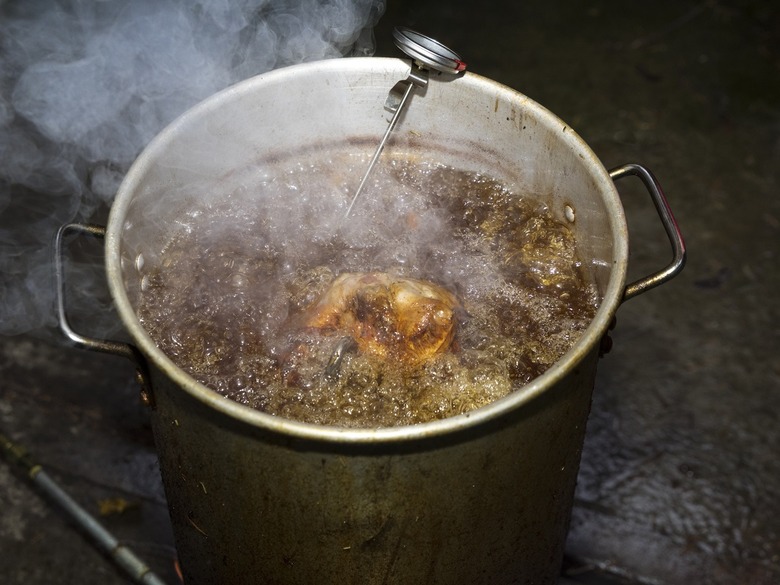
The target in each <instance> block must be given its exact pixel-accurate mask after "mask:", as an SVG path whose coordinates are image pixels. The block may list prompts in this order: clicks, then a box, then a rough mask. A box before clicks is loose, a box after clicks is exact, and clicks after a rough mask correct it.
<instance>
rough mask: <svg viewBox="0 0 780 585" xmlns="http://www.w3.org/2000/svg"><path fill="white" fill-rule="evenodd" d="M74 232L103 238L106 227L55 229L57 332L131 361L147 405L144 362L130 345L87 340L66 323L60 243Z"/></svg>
mask: <svg viewBox="0 0 780 585" xmlns="http://www.w3.org/2000/svg"><path fill="white" fill-rule="evenodd" d="M70 232H75V233H77V234H78V235H86V236H92V237H94V238H99V239H101V240H102V239H103V238H104V237H105V235H106V228H104V227H103V226H99V225H94V224H81V223H69V224H65V225H63V226H62V227H61V228H60V229H59V230H57V235H56V236H55V239H54V271H55V278H56V282H57V320H58V322H59V326H60V330H61V331H62V332H63V333H64V334H65V337H67V338H68V339H70V340H71V341H72V342H73V343H75V344H76V346H77V347H82V348H85V349H89V350H92V351H100V352H103V353H110V354H114V355H118V356H122V357H125V358H127V359H129V360H130V361H132V362H133V363H134V364H135V367H136V377H137V379H138V382H139V384H140V385H141V396H142V399H143V400H144V402H145V403H147V404H151V403H152V401H151V392H149V375H148V370H147V367H146V360H145V359H144V358H143V356H142V355H141V352H140V351H138V348H136V347H135V346H134V345H132V344H130V343H125V342H123V341H111V340H107V339H97V338H94V337H88V336H86V335H82V334H81V333H78V332H76V331H75V330H74V329H73V327H71V325H70V322H69V321H68V315H67V310H66V306H65V256H64V254H65V249H64V245H63V241H64V239H65V236H66V235H67V234H68V233H70Z"/></svg>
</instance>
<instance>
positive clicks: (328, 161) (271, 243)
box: [139, 138, 597, 426]
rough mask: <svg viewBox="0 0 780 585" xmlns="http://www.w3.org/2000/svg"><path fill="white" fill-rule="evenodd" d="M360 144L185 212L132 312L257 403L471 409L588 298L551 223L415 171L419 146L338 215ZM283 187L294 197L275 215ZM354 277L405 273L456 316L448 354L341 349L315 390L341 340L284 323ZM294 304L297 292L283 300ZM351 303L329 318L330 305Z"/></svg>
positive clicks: (308, 413) (561, 334) (583, 310)
mask: <svg viewBox="0 0 780 585" xmlns="http://www.w3.org/2000/svg"><path fill="white" fill-rule="evenodd" d="M414 141H415V139H414V138H412V139H410V142H414ZM369 144H373V142H372V141H370V140H369V139H362V138H357V139H351V140H350V141H348V145H349V146H350V147H352V148H355V149H356V150H360V151H361V152H360V153H353V152H349V149H347V150H348V152H347V153H345V152H344V150H343V145H342V150H341V152H338V153H333V152H324V153H323V152H322V150H321V149H320V148H318V146H314V145H313V146H310V147H309V149H307V151H308V152H304V153H299V154H298V156H297V157H296V160H295V161H290V160H287V161H285V160H284V159H283V157H267V158H266V161H267V162H268V163H269V164H271V163H273V164H272V168H273V169H274V170H273V173H270V174H269V172H268V167H262V168H263V169H264V170H263V171H262V173H263V178H262V180H261V179H260V178H259V177H257V176H252V175H251V172H250V174H249V175H250V176H249V177H243V178H242V180H241V181H240V182H241V183H242V184H243V187H242V188H241V189H236V190H234V191H230V190H229V189H228V190H226V192H225V193H223V194H221V195H220V196H216V197H215V198H214V200H213V201H211V202H208V203H207V204H205V206H204V207H203V208H201V209H191V210H189V211H188V212H187V214H185V217H183V218H182V222H183V223H184V224H185V225H187V226H188V228H187V229H186V230H183V232H182V233H179V234H175V235H174V236H173V237H172V238H171V241H170V242H169V244H168V246H167V247H166V249H165V250H164V251H163V253H162V255H161V256H162V257H163V258H164V259H165V260H164V263H165V264H166V265H167V267H166V269H165V270H160V269H159V267H145V274H144V278H145V279H147V282H148V286H147V291H146V292H145V296H144V297H143V299H142V306H141V308H140V310H139V316H140V317H141V318H142V321H143V323H144V326H145V327H147V329H148V330H149V332H150V334H151V335H152V337H153V338H154V339H155V341H156V342H157V343H158V345H159V346H160V347H161V349H163V351H165V352H166V353H167V354H168V355H169V356H170V357H171V358H172V359H173V360H174V362H176V363H177V364H178V365H179V366H180V367H182V368H183V369H185V371H187V372H188V373H190V374H191V375H193V376H194V377H195V378H196V379H198V380H200V381H201V382H203V383H204V384H206V385H207V386H209V387H211V388H213V389H215V390H217V391H218V392H220V393H223V394H224V395H226V396H228V397H231V398H233V399H235V400H238V401H240V402H243V403H245V404H248V405H250V406H253V407H255V408H259V409H260V410H264V411H266V412H272V413H275V414H279V415H280V416H284V417H288V418H297V419H300V420H305V421H306V422H316V423H325V424H337V425H340V426H342V425H343V426H388V425H393V424H411V423H415V422H422V421H424V420H431V419H436V418H442V417H445V416H450V415H452V414H458V413H462V412H466V411H468V410H470V409H472V408H476V407H479V406H481V405H484V404H487V403H488V402H491V401H493V400H495V399H496V398H500V397H501V396H504V395H506V394H507V393H508V392H511V391H512V390H514V389H516V388H518V387H520V386H522V385H523V384H524V383H526V382H528V381H530V379H532V378H534V377H536V376H537V375H539V374H540V373H542V372H543V371H544V370H545V369H546V368H548V367H549V366H550V365H552V364H553V363H554V362H555V361H557V359H558V358H559V357H560V356H561V355H562V353H564V352H565V351H566V350H567V349H568V348H569V347H571V345H572V344H573V343H574V341H575V340H576V338H577V335H578V332H579V331H582V330H583V329H584V328H585V327H586V326H587V324H588V323H589V321H590V319H591V317H592V316H593V314H594V312H595V308H596V305H597V301H596V298H595V293H594V291H593V290H592V289H591V288H589V287H588V286H587V285H586V284H585V279H584V278H583V276H582V274H581V266H580V263H579V260H578V259H577V257H576V254H575V245H576V242H574V239H573V236H572V235H571V233H570V232H569V231H568V230H567V229H566V227H565V225H562V224H558V223H557V222H555V221H553V220H552V218H551V217H550V216H549V212H548V211H547V210H546V209H545V207H544V206H543V205H541V204H540V203H538V202H536V201H534V200H533V199H528V198H527V197H525V196H524V195H523V194H516V193H512V192H510V191H509V190H508V189H507V188H505V187H504V186H503V185H501V184H500V183H498V182H496V181H494V180H493V179H491V178H490V177H485V176H481V175H478V174H474V173H465V172H460V171H455V170H454V169H449V168H444V167H442V166H441V165H436V164H432V163H426V162H424V161H423V160H421V159H422V158H423V157H422V156H420V155H419V154H418V155H417V156H412V157H411V158H408V159H407V160H400V159H396V160H392V161H386V162H385V164H384V165H381V166H380V167H381V170H379V171H378V173H377V176H376V178H375V179H374V181H375V182H374V184H373V185H371V191H372V193H371V194H370V195H369V196H367V197H366V200H365V201H363V202H361V205H362V208H360V209H358V210H357V213H356V217H355V218H354V219H352V218H350V220H349V222H347V223H343V221H342V219H341V214H342V213H343V209H344V203H345V201H347V200H348V197H349V194H350V188H351V184H350V182H351V180H352V178H353V177H355V176H359V175H360V173H359V170H360V169H362V168H364V166H363V165H364V164H365V157H364V156H363V153H364V152H365V151H366V146H368V145H369ZM315 152H316V153H317V154H318V156H313V155H312V154H313V153H315ZM299 160H305V161H314V162H306V163H303V162H298V161H299ZM380 167H378V168H380ZM253 181H254V186H252V187H247V186H246V185H252V182H253ZM290 197H296V198H297V199H298V201H299V203H300V205H296V206H294V207H292V208H291V207H290V205H289V201H290ZM372 217H373V218H381V219H380V220H379V221H376V220H373V221H372ZM518 218H521V219H519V220H518ZM226 225H227V226H229V227H228V228H226V227H225V226H226ZM309 241H312V242H313V245H309V244H308V242H309ZM442 242H446V244H445V245H442ZM371 271H381V272H382V273H386V274H389V275H391V276H390V278H389V279H388V280H387V282H390V283H394V282H398V283H403V282H407V281H406V280H405V279H409V278H412V279H422V280H424V281H429V282H431V283H436V284H437V285H438V286H442V287H444V288H446V289H449V290H450V291H451V292H453V293H454V294H455V295H456V296H457V297H458V299H459V302H460V301H462V303H463V306H464V308H465V312H464V314H463V316H461V317H459V318H458V322H457V331H456V334H455V341H454V343H453V345H452V349H448V348H445V351H444V352H443V353H441V354H437V355H435V356H434V357H433V358H431V359H426V360H425V361H424V362H423V363H422V364H414V365H412V366H411V367H409V366H405V365H404V364H402V363H397V362H395V361H393V360H390V361H389V362H388V361H383V359H377V357H375V356H372V355H367V354H363V353H361V352H358V353H357V354H353V353H349V354H347V355H346V356H345V357H344V359H343V362H342V364H341V368H342V370H341V373H340V378H339V381H338V382H336V383H335V384H334V383H330V382H328V383H325V382H323V377H322V371H323V369H324V366H325V364H326V363H327V361H328V358H329V357H330V354H331V352H332V347H333V341H334V339H335V338H334V335H343V333H344V332H343V331H342V330H339V329H338V328H337V329H336V330H333V331H331V330H328V329H325V330H320V331H313V330H311V329H308V328H306V327H303V328H301V327H300V326H299V325H300V323H301V319H300V315H301V314H302V312H305V311H306V310H307V307H310V306H311V304H309V300H311V299H322V298H323V294H324V290H327V289H326V288H324V287H327V286H333V283H336V282H337V281H336V277H337V276H338V275H339V274H344V273H345V272H346V273H348V272H366V273H367V272H371ZM316 274H319V276H315V275H316ZM237 275H238V276H237ZM312 277H314V278H312ZM399 279H400V280H399ZM408 282H412V281H408ZM328 283H331V284H330V285H328ZM312 286H313V287H314V288H311V287H312ZM388 286H390V285H388ZM415 286H416V285H415ZM301 287H303V289H301V290H298V291H297V293H294V294H293V296H290V295H291V293H290V291H291V290H292V291H295V290H296V288H297V289H300V288H301ZM367 290H368V289H358V290H357V292H355V293H354V294H356V295H357V296H356V297H355V298H356V299H357V298H360V296H361V295H365V294H369V293H368V292H367ZM372 290H374V289H372ZM376 290H379V289H376ZM380 292H381V291H380ZM299 293H300V294H299ZM370 294H376V292H372V293H370ZM404 294H407V293H404ZM295 296H297V297H299V298H304V299H309V300H307V301H306V302H296V303H290V301H291V299H292V298H293V297H295ZM351 298H352V297H349V298H348V299H347V302H346V304H345V305H344V309H339V310H344V311H346V310H348V308H349V306H350V303H351V302H352V301H351V300H350V299H351ZM377 298H381V297H377ZM394 298H395V297H392V296H390V297H388V298H387V300H384V301H382V303H381V307H390V309H388V310H387V311H384V312H382V311H379V312H378V313H377V315H378V317H377V319H378V321H377V322H378V323H380V325H382V327H380V329H379V330H378V331H379V333H380V335H379V337H378V338H377V339H379V340H380V341H381V337H382V336H383V335H386V334H387V333H389V332H392V331H394V329H392V327H391V328H387V327H388V325H387V323H388V319H389V318H390V317H388V315H395V317H394V318H399V319H400V318H404V316H403V315H400V316H399V315H398V314H397V313H396V312H393V311H395V309H392V306H394V305H393V303H395V302H396V301H395V300H393V299H394ZM422 302H428V301H422ZM387 303H391V304H390V305H388V304H387ZM388 311H389V312H388ZM542 316H543V317H542ZM466 317H467V318H466ZM358 321H361V319H360V318H358ZM291 324H292V326H291ZM296 325H298V326H296ZM366 326H367V325H366V324H365V323H362V321H361V325H360V327H359V328H358V329H357V330H356V332H355V331H353V333H351V334H352V335H355V336H360V335H363V334H364V333H365V327H366ZM382 331H385V333H382ZM392 335H396V334H395V333H392ZM283 365H284V368H286V370H285V371H287V374H284V375H283V372H282V369H281V368H282V366H283ZM431 401H432V402H431ZM334 402H335V404H334ZM420 409H422V410H420Z"/></svg>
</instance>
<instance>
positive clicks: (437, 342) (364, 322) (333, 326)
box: [305, 272, 460, 365]
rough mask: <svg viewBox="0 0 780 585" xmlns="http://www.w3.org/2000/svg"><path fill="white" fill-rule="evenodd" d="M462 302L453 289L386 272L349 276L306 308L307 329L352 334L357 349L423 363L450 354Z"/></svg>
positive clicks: (385, 357)
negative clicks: (458, 310) (436, 356)
mask: <svg viewBox="0 0 780 585" xmlns="http://www.w3.org/2000/svg"><path fill="white" fill-rule="evenodd" d="M459 308H460V303H459V302H458V300H457V299H456V298H455V295H453V294H452V293H450V292H449V291H448V290H446V289H444V288H442V287H440V286H438V285H435V284H433V283H430V282H425V281H423V280H415V279H412V278H401V277H396V276H392V275H389V274H387V273H384V272H369V273H364V272H357V273H344V274H342V275H340V276H339V277H338V278H336V280H334V281H333V283H331V285H330V287H329V288H328V289H327V290H326V291H325V293H324V294H323V295H322V296H321V297H320V298H319V300H317V301H315V302H314V303H313V304H312V306H311V307H310V308H309V309H307V311H306V317H305V324H306V326H307V327H312V328H315V329H321V330H324V331H334V332H340V333H343V334H345V335H349V336H351V337H352V338H353V339H354V340H355V342H356V343H357V346H358V351H360V352H361V353H366V354H370V355H375V356H377V357H380V358H384V359H393V360H397V361H400V362H403V363H406V364H409V365H419V364H421V363H423V362H424V361H426V360H428V359H429V358H431V357H432V356H434V355H436V354H439V353H442V352H445V351H447V350H448V349H449V348H450V346H451V344H452V340H453V338H454V336H455V321H456V311H457V309H459Z"/></svg>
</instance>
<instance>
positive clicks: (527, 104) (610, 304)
mask: <svg viewBox="0 0 780 585" xmlns="http://www.w3.org/2000/svg"><path fill="white" fill-rule="evenodd" d="M375 67H379V68H384V69H391V70H396V69H398V70H400V73H399V78H400V77H401V76H402V75H403V74H404V71H406V70H408V62H406V61H402V60H400V59H391V58H380V57H353V58H344V59H332V60H326V61H317V62H312V63H304V64H300V65H293V66H290V67H285V68H282V69H277V70H275V71H271V72H269V73H264V74H261V75H258V76H256V77H252V78H250V79H247V80H245V81H242V82H239V83H237V84H235V85H233V86H231V87H229V88H227V89H225V90H222V91H220V92H218V93H216V94H214V95H212V96H210V97H208V98H206V99H205V100H204V101H202V102H200V103H199V104H197V105H195V106H194V107H192V108H191V109H189V110H188V111H187V112H185V113H184V114H182V115H181V116H180V117H179V118H177V119H176V120H174V121H173V122H172V123H171V124H170V125H168V126H167V127H166V128H165V129H163V130H162V131H161V132H160V133H159V134H158V135H157V136H156V137H155V138H154V139H153V140H152V141H151V142H150V143H149V145H148V146H147V147H146V148H145V149H144V150H143V151H142V152H141V154H140V155H139V156H138V158H137V159H136V160H135V162H134V163H133V164H132V166H131V168H130V169H129V171H128V172H127V174H126V176H125V178H124V180H123V181H122V184H121V185H120V187H119V190H118V191H117V195H116V198H115V200H114V203H113V205H112V207H111V211H110V215H109V221H108V225H107V230H106V242H105V250H106V274H107V277H108V285H109V289H110V291H111V295H112V297H113V299H114V303H115V305H116V308H117V311H118V313H119V316H120V318H121V319H122V322H123V323H124V325H125V327H126V329H127V330H128V332H129V334H130V336H131V337H132V339H133V340H134V342H135V343H136V344H137V345H138V346H139V348H140V350H141V353H142V354H143V355H144V356H145V358H146V359H148V360H150V361H151V362H153V363H154V364H155V366H157V367H158V368H159V369H160V370H162V372H163V373H164V374H165V375H167V376H168V377H170V378H171V380H172V381H173V382H175V383H176V384H177V385H178V387H179V388H181V389H183V390H184V391H185V392H186V393H187V394H189V395H190V396H191V397H193V398H195V399H196V400H198V401H199V402H201V403H203V404H204V405H206V406H207V407H210V408H213V409H214V410H216V411H218V412H220V413H222V414H224V415H226V416H228V417H230V418H232V419H235V420H237V421H240V422H243V423H246V424H248V425H250V426H253V427H259V428H262V429H265V430H268V431H273V432H277V433H281V434H283V435H286V436H291V437H297V438H300V439H308V440H319V441H326V442H332V443H362V444H371V443H386V442H405V441H412V440H418V439H424V438H429V437H434V436H441V435H447V434H452V433H457V432H460V431H463V430H466V429H470V428H475V427H477V426H480V425H482V424H485V423H488V422H490V421H494V420H495V419H498V418H499V417H501V416H503V415H505V414H506V413H509V412H512V411H514V410H516V409H518V408H520V407H521V406H522V405H523V404H525V403H528V402H530V401H531V400H533V399H534V398H536V397H538V396H540V395H541V394H543V393H544V392H545V390H547V389H548V388H551V387H552V386H553V385H555V384H556V383H557V382H558V381H559V380H561V379H562V378H563V377H564V376H566V375H567V374H568V373H569V372H570V371H571V370H573V369H574V368H575V367H576V366H577V364H578V363H579V362H581V361H582V360H583V359H584V358H585V357H586V356H587V355H588V354H589V353H590V352H591V351H593V349H594V347H597V346H598V344H599V343H600V341H601V338H602V336H603V335H604V333H605V332H606V331H607V328H608V327H609V324H610V322H611V321H612V318H613V316H614V314H615V312H616V310H617V307H618V306H619V305H620V302H621V301H622V298H623V293H624V288H625V280H626V273H627V263H628V232H627V227H626V220H625V215H624V212H623V207H622V204H621V203H620V198H619V195H618V192H617V189H616V188H615V185H614V183H613V181H612V179H611V178H610V176H609V173H608V172H607V170H606V168H605V167H604V166H603V165H602V163H601V161H600V160H599V159H598V158H597V157H596V155H595V153H594V152H593V151H592V150H591V149H590V147H589V146H588V145H587V144H586V143H585V141H584V140H582V138H580V137H579V136H578V135H577V134H576V132H574V131H573V130H571V128H570V127H569V126H568V125H567V124H565V123H564V122H563V121H562V120H560V118H558V117H557V116H556V115H555V114H553V113H552V112H550V111H549V110H547V109H546V108H544V107H543V106H541V105H540V104H538V103H537V102H535V101H534V100H532V99H530V98H528V97H527V96H525V95H524V94H521V93H520V92H518V91H516V90H513V89H511V88H509V87H507V86H504V85H502V84H500V83H498V82H496V81H493V80H490V79H488V78H485V77H482V76H480V75H476V74H474V73H470V72H467V73H465V74H464V75H463V76H462V77H459V78H458V79H456V80H454V81H453V82H452V83H459V84H468V85H471V86H476V87H478V88H481V89H482V90H484V91H490V92H491V93H492V94H503V95H504V96H507V97H509V98H510V99H512V100H516V101H520V102H522V107H523V108H524V109H526V110H529V111H530V112H531V113H532V114H533V115H534V116H536V117H537V118H538V119H539V120H540V121H541V122H542V123H543V124H544V125H545V126H549V127H550V128H551V129H555V130H556V131H558V132H560V130H561V128H564V129H565V131H564V132H562V133H561V134H560V138H561V140H562V141H563V142H564V143H565V144H566V146H567V147H568V148H571V149H574V150H576V151H577V152H578V154H579V155H580V159H581V162H582V164H583V165H585V166H586V167H588V171H589V172H590V174H591V176H592V177H593V178H594V179H596V182H597V184H598V186H599V188H600V190H601V193H602V195H604V198H605V201H604V203H605V206H606V207H607V211H608V213H609V214H610V230H611V236H612V239H613V242H614V249H613V258H614V260H613V266H612V268H611V270H610V276H609V282H608V285H607V288H606V290H605V292H604V296H603V298H602V300H601V304H600V306H599V308H598V310H597V312H596V315H595V316H594V318H593V320H592V321H591V322H590V324H589V325H588V327H587V328H586V329H585V331H583V333H582V334H581V336H580V338H579V340H578V341H577V342H576V343H575V344H574V346H573V347H572V348H571V349H570V350H569V351H568V352H566V353H565V354H564V355H563V356H562V357H561V358H560V359H559V360H558V361H557V362H556V363H555V364H554V365H553V366H552V367H550V368H549V369H548V370H547V371H546V372H544V373H543V374H542V375H540V376H538V377H537V378H535V379H534V380H532V381H531V382H529V383H528V384H526V385H524V386H523V387H521V388H518V389H517V390H515V391H513V392H512V393H510V394H509V395H507V396H505V397H503V398H500V399H498V400H496V401H494V402H492V403H490V404H488V405H486V406H483V407H481V408H478V409H475V410H472V411H469V412H466V413H463V414H459V415H455V416H451V417H448V418H444V419H440V420H435V421H431V422H426V423H419V424H414V425H403V426H394V427H380V428H344V427H336V426H329V425H319V424H313V423H305V422H298V421H294V420H290V419H285V418H282V417H280V416H276V415H272V414H267V413H264V412H261V411H259V410H256V409H253V408H250V407H248V406H245V405H243V404H240V403H238V402H236V401H234V400H232V399H230V398H227V397H224V396H222V395H221V394H219V393H217V392H216V391H214V390H211V389H209V388H208V387H207V386H205V385H204V384H202V383H200V382H198V381H197V380H195V378H193V377H192V376H190V375H189V374H187V373H186V372H185V371H184V370H182V369H181V368H179V367H178V366H177V365H176V364H174V363H173V361H172V360H171V359H170V358H168V356H167V355H165V353H163V351H162V350H160V349H159V348H158V347H157V345H156V344H155V343H154V341H153V340H152V338H151V337H150V336H149V334H148V333H147V332H146V330H145V329H144V327H143V326H142V325H141V322H140V320H139V319H138V317H137V315H136V313H135V311H134V309H133V308H132V305H131V303H130V300H129V297H128V295H127V292H126V290H125V287H124V285H123V279H122V270H121V258H120V256H121V255H120V242H121V233H122V229H123V226H124V218H125V217H126V214H127V208H128V205H129V203H130V201H131V200H132V194H133V192H134V191H135V188H136V185H137V183H138V182H139V180H140V179H141V177H143V176H144V174H145V172H146V170H147V169H148V168H149V167H150V165H152V164H153V161H154V160H155V159H156V158H157V156H158V153H159V152H161V151H162V150H163V149H165V148H166V147H167V144H168V143H169V142H170V141H172V140H175V139H176V134H177V130H178V128H180V127H181V126H184V125H186V124H187V121H188V120H189V119H191V118H197V117H200V116H203V115H205V114H207V113H208V112H209V111H211V110H212V109H213V108H219V107H224V105H223V103H224V102H225V101H230V100H231V98H232V97H235V96H238V95H241V94H243V93H246V92H249V93H251V92H252V91H253V90H254V88H255V87H256V86H262V85H265V84H270V83H281V84H284V83H285V82H286V81H287V80H288V79H289V78H292V77H298V76H301V75H306V74H307V73H311V72H320V73H322V72H324V73H336V72H340V73H344V74H350V73H354V74H360V73H365V72H366V68H375ZM153 392H154V390H153V389H152V393H153Z"/></svg>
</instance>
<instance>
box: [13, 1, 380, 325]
mask: <svg viewBox="0 0 780 585" xmlns="http://www.w3.org/2000/svg"><path fill="white" fill-rule="evenodd" d="M383 11H384V0H134V1H133V2H125V1H123V0H60V1H55V0H25V1H24V2H11V3H2V2H0V334H6V335H12V334H19V333H24V332H27V331H31V330H37V329H40V328H44V327H47V326H51V325H53V324H54V310H53V301H54V292H53V291H54V289H53V283H52V266H51V261H50V256H51V250H50V244H51V239H52V236H53V234H54V232H55V231H56V229H57V228H58V227H59V226H60V225H62V224H64V223H67V222H69V221H74V220H77V221H83V220H86V219H88V218H89V217H90V216H91V215H92V214H93V213H95V211H96V210H98V209H100V208H101V206H102V207H105V206H106V204H109V203H110V201H111V199H112V198H113V195H114V193H115V191H116V189H117V187H118V185H119V183H120V182H121V179H122V177H123V176H124V173H125V172H126V171H127V168H128V167H129V166H130V164H131V163H132V161H133V160H134V159H135V157H136V156H137V155H138V153H139V152H140V150H141V149H142V148H143V147H144V146H145V145H146V144H147V143H148V142H149V141H150V140H151V139H152V138H153V137H154V136H155V135H156V134H157V133H158V132H159V131H160V130H161V129H162V128H163V127H164V126H165V125H166V124H167V123H169V122H170V121H171V120H173V119H174V118H175V117H176V116H178V115H179V114H181V113H182V112H183V111H184V110H186V109H187V108H189V107H190V106H192V105H194V104H195V103H197V102H198V101H200V100H202V99H204V98H206V97H207V96H209V95H211V94H213V93H214V92H216V91H218V90H220V89H223V88H224V87H226V86H228V85H230V84H232V83H235V82H237V81H239V80H241V79H245V78H248V77H251V76H252V75H256V74H259V73H263V72H265V71H269V70H271V69H274V68H278V67H283V66H286V65H292V64H296V63H301V62H305V61H313V60H318V59H326V58H332V57H340V56H350V55H371V54H372V53H373V35H372V32H371V29H372V27H373V26H374V25H375V24H376V22H377V21H378V19H379V17H380V16H381V14H382V12H383ZM86 294H89V293H86Z"/></svg>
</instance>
